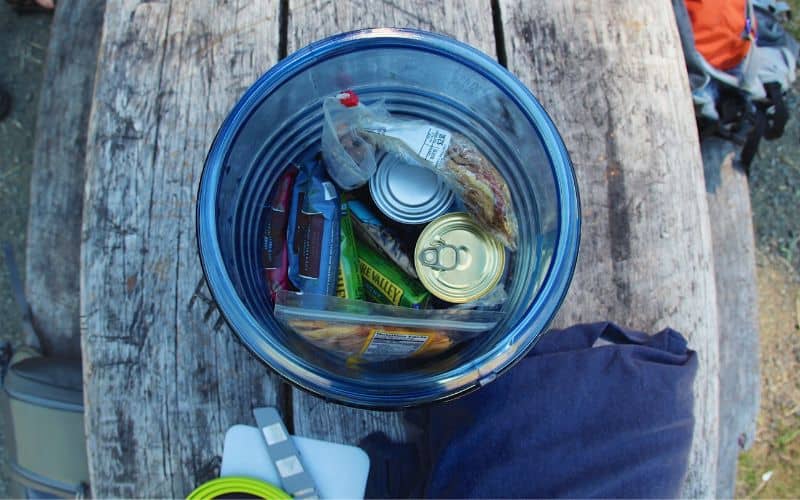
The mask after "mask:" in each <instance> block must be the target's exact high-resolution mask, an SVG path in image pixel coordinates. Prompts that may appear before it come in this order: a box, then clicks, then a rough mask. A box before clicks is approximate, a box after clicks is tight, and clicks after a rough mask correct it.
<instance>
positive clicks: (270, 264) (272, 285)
mask: <svg viewBox="0 0 800 500" xmlns="http://www.w3.org/2000/svg"><path fill="white" fill-rule="evenodd" d="M295 177H297V168H296V167H294V166H290V167H289V168H288V169H287V170H286V172H285V173H284V174H283V175H282V176H281V178H280V180H279V181H278V184H277V185H276V186H275V188H274V189H273V191H272V195H271V196H270V199H269V201H268V203H266V204H265V206H264V217H265V221H264V232H263V239H262V246H261V263H262V266H263V268H264V277H265V278H266V280H267V286H268V288H269V294H270V298H271V299H272V301H273V302H275V292H277V291H278V290H288V289H290V288H291V284H290V283H289V249H288V246H287V243H286V227H287V226H288V225H289V209H290V207H291V202H292V187H293V186H294V180H295Z"/></svg>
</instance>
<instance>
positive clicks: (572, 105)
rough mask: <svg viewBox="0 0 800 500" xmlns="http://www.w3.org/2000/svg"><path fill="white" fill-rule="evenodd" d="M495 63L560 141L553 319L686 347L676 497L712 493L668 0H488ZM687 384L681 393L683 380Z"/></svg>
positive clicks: (696, 251)
mask: <svg viewBox="0 0 800 500" xmlns="http://www.w3.org/2000/svg"><path fill="white" fill-rule="evenodd" d="M500 12H501V16H502V26H503V32H504V40H505V48H506V50H507V56H508V66H509V69H510V70H511V71H513V72H514V73H516V74H517V75H518V76H519V77H520V78H521V79H522V81H523V82H525V83H526V84H528V85H529V87H530V88H531V89H532V90H533V92H534V94H536V96H537V97H538V98H539V99H540V100H541V102H542V104H543V105H544V107H545V108H546V109H547V111H548V113H550V115H551V116H552V118H553V120H554V121H555V123H556V125H557V127H558V129H559V131H560V132H561V134H562V135H563V137H564V141H565V143H566V146H567V149H568V150H569V152H570V155H571V157H572V160H573V162H574V164H575V169H576V172H577V176H578V183H579V187H580V192H581V203H582V211H583V229H582V236H581V254H580V257H579V262H578V267H577V271H576V274H575V278H574V280H573V282H572V286H571V289H570V292H569V294H568V296H567V299H566V301H565V303H564V306H563V308H562V310H561V313H560V314H559V319H558V320H557V323H558V324H559V325H567V324H572V323H576V322H583V321H596V320H600V319H609V320H612V321H615V322H618V323H620V324H624V325H629V326H631V327H635V328H639V329H643V330H645V331H655V330H658V329H661V328H663V327H665V326H671V327H673V328H675V329H676V330H678V331H681V332H682V333H684V334H685V335H686V336H687V337H688V339H689V342H690V345H691V347H692V348H693V349H695V350H696V351H697V352H698V356H699V362H700V367H699V371H698V374H697V378H696V381H695V386H694V395H695V416H696V424H695V432H694V442H693V449H692V452H691V457H690V467H689V474H688V477H687V479H686V481H685V486H684V489H683V495H684V496H687V497H698V496H705V497H713V496H714V495H715V485H716V472H717V451H718V416H719V413H718V391H719V384H718V378H717V377H718V369H719V368H718V367H719V365H718V361H719V357H718V331H719V330H718V322H717V314H716V310H717V308H716V294H715V286H714V274H713V273H714V268H713V255H712V249H711V230H710V227H709V219H708V208H707V203H706V196H705V192H704V190H703V178H702V175H703V171H702V165H701V158H700V152H699V147H698V138H697V131H696V128H695V123H694V113H693V110H692V105H691V97H690V93H689V85H688V81H687V76H686V68H685V67H684V61H683V55H682V52H681V46H680V42H679V40H678V32H677V29H676V25H675V21H674V16H673V13H672V10H671V5H670V4H669V3H668V2H639V1H636V0H619V1H616V2H613V4H608V3H607V2H591V1H588V0H567V1H564V0H559V1H555V0H553V1H548V2H544V3H541V4H537V6H536V7H532V5H531V4H530V3H528V2H525V1H522V0H500ZM687 389H688V388H687Z"/></svg>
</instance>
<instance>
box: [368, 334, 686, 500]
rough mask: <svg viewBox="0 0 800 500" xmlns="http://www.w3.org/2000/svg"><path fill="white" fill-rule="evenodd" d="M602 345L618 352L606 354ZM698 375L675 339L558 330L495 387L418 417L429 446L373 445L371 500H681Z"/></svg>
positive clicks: (379, 440) (375, 439) (378, 440)
mask: <svg viewBox="0 0 800 500" xmlns="http://www.w3.org/2000/svg"><path fill="white" fill-rule="evenodd" d="M600 338H603V339H604V341H606V342H611V344H606V345H602V346H595V343H596V342H597V341H598V339H600ZM593 346H595V347H593ZM696 370H697V358H696V356H695V353H694V352H693V351H691V350H689V349H688V348H687V345H686V340H685V339H684V338H683V337H682V336H681V335H680V334H679V333H677V332H675V331H673V330H670V329H667V330H664V331H662V332H660V333H658V334H656V335H653V336H648V335H646V334H644V333H641V332H634V331H630V330H626V329H624V328H620V327H618V326H616V325H614V324H611V323H596V324H589V325H577V326H574V327H571V328H568V329H566V330H553V331H551V332H550V333H548V334H547V335H546V336H545V337H544V338H543V339H542V340H541V341H540V342H539V343H538V344H537V345H536V347H535V348H534V349H533V351H532V352H531V354H529V355H528V356H527V357H526V358H525V359H523V360H522V361H521V362H520V363H519V364H518V365H517V366H516V367H514V368H513V369H512V370H511V371H510V372H509V373H507V374H505V375H504V376H502V377H500V378H499V379H498V380H497V381H495V382H493V383H492V384H489V385H488V386H487V387H485V388H483V389H481V390H479V391H477V392H475V393H472V394H470V395H467V396H465V397H463V398H461V399H458V400H455V401H452V402H449V403H445V404H441V405H437V406H434V407H431V408H429V409H427V410H421V411H416V412H414V413H410V414H409V418H410V419H411V420H412V422H414V423H415V425H417V426H419V427H420V428H421V429H424V430H425V431H426V432H424V434H423V436H424V437H423V438H422V439H421V440H420V442H418V443H415V444H413V445H409V444H405V445H394V444H393V443H391V442H389V441H388V440H387V439H385V438H384V437H382V436H374V435H373V436H370V437H369V438H368V439H367V440H366V441H365V442H363V443H362V444H363V445H364V447H365V449H367V450H368V452H370V454H371V458H372V459H373V467H372V470H373V473H374V474H373V476H374V477H371V478H370V484H369V486H368V491H367V494H368V495H369V496H374V497H381V496H384V497H402V496H426V497H433V498H481V497H484V498H485V497H494V498H497V497H525V498H532V497H535V498H538V497H572V498H575V497H583V498H588V497H639V498H642V497H675V496H677V495H679V494H680V488H681V485H682V484H683V480H684V477H685V475H686V467H687V463H688V456H689V450H690V447H691V442H692V429H693V423H694V418H693V414H692V408H693V400H692V383H693V380H694V376H695V372H696ZM376 469H378V470H376Z"/></svg>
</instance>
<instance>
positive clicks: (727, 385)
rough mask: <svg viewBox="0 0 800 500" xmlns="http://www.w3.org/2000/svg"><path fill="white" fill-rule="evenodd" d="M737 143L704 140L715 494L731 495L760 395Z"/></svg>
mask: <svg viewBox="0 0 800 500" xmlns="http://www.w3.org/2000/svg"><path fill="white" fill-rule="evenodd" d="M736 149H737V148H736V146H735V145H733V144H731V143H730V142H727V141H723V140H721V139H717V138H713V137H712V138H708V139H704V140H703V142H702V143H701V151H702V153H703V168H704V170H705V178H706V191H707V196H708V211H709V215H710V217H711V221H712V222H711V236H712V238H713V243H714V275H715V278H716V283H717V308H718V311H719V325H720V336H719V373H720V377H719V419H720V428H719V437H720V442H719V466H718V473H717V497H719V498H733V496H734V493H735V489H736V466H737V462H738V458H739V452H741V451H742V450H744V449H747V448H749V447H750V446H752V444H753V441H754V439H755V434H756V419H757V417H758V408H759V400H760V397H759V396H760V377H759V361H758V352H759V349H758V287H757V284H756V260H755V259H756V255H755V238H754V237H753V214H752V212H751V209H750V190H749V187H748V185H747V176H746V175H745V174H744V172H742V171H741V170H740V169H737V168H735V167H734V157H735V154H736Z"/></svg>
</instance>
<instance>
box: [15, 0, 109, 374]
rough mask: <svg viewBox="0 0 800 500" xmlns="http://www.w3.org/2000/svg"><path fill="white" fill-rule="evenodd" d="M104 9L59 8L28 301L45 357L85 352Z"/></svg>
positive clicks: (34, 193)
mask: <svg viewBox="0 0 800 500" xmlns="http://www.w3.org/2000/svg"><path fill="white" fill-rule="evenodd" d="M104 9H105V0H77V1H75V2H70V3H69V5H65V4H59V5H58V8H56V11H55V14H54V17H53V24H52V31H51V34H50V43H49V45H48V48H47V62H46V64H45V69H44V78H43V82H44V83H43V84H42V92H41V94H40V98H39V118H38V120H37V123H36V139H35V145H34V150H33V151H34V152H33V171H32V173H31V196H30V200H31V203H30V212H29V215H28V238H27V252H26V259H25V260H26V273H25V288H26V295H27V296H28V300H29V302H30V304H31V309H32V311H33V316H34V322H35V324H36V328H37V331H38V332H39V337H40V338H39V339H38V340H39V342H40V344H41V347H42V350H43V352H44V353H45V354H48V355H57V356H65V357H71V358H77V357H80V353H81V340H80V322H79V316H80V289H79V285H78V284H79V281H80V276H79V268H80V245H81V243H80V241H81V240H80V234H81V212H82V207H83V183H84V155H85V152H86V129H87V127H88V123H89V110H90V109H91V103H92V91H93V89H94V74H95V66H96V63H97V49H98V46H99V44H100V32H101V29H102V26H103V11H104ZM27 342H28V343H35V339H27Z"/></svg>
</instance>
